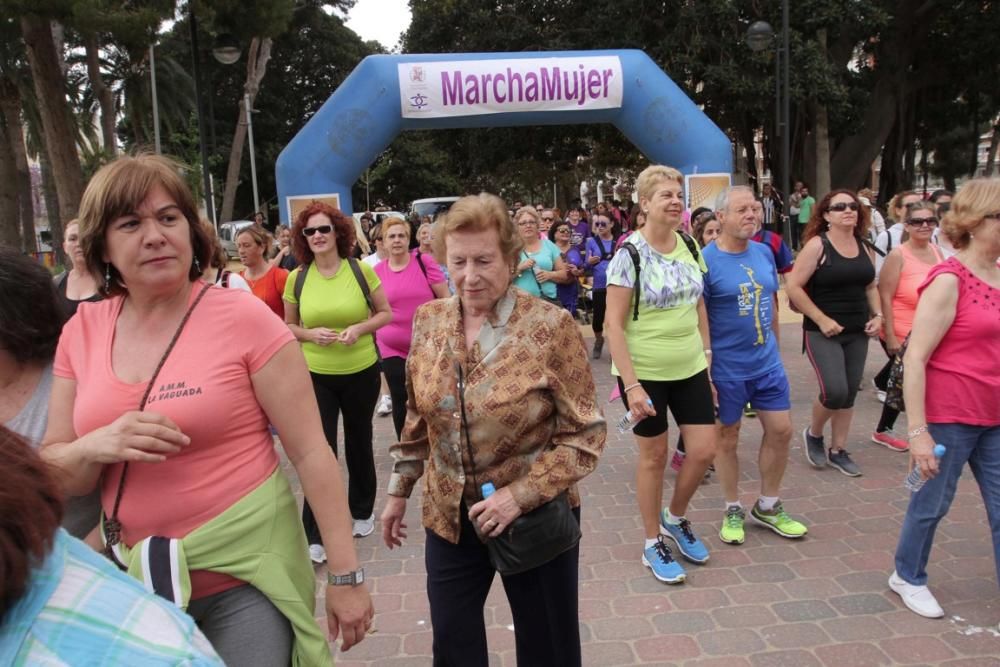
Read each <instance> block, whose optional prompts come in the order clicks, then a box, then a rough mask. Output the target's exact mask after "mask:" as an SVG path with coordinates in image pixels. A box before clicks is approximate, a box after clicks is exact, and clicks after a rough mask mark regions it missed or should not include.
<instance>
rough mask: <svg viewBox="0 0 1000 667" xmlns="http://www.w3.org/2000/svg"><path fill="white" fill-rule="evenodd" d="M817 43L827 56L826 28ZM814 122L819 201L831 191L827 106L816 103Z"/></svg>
mask: <svg viewBox="0 0 1000 667" xmlns="http://www.w3.org/2000/svg"><path fill="white" fill-rule="evenodd" d="M816 41H817V43H819V48H820V51H821V52H822V53H824V54H825V53H826V52H827V48H826V28H820V29H819V30H817V31H816ZM813 122H814V124H813V141H814V142H815V143H816V182H815V183H813V189H812V195H813V197H815V198H816V200H817V201H819V199H820V198H821V197H824V196H825V195H826V193H828V192H829V191H830V118H829V115H828V114H827V111H826V105H825V104H821V103H820V102H816V112H815V116H814V118H813ZM838 186H839V182H838Z"/></svg>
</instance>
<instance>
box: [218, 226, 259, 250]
mask: <svg viewBox="0 0 1000 667" xmlns="http://www.w3.org/2000/svg"><path fill="white" fill-rule="evenodd" d="M251 225H253V220H233V221H232V222H224V223H222V224H221V225H219V242H220V243H222V249H223V250H225V251H226V256H227V257H229V259H236V258H237V257H239V256H240V254H239V252H237V250H236V237H237V235H239V233H240V232H241V231H243V230H244V229H246V228H247V227H249V226H251Z"/></svg>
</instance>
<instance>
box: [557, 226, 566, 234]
mask: <svg viewBox="0 0 1000 667" xmlns="http://www.w3.org/2000/svg"><path fill="white" fill-rule="evenodd" d="M556 233H557V234H569V227H560V228H559V229H557V230H556Z"/></svg>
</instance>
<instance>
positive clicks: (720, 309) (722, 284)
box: [702, 186, 807, 544]
mask: <svg viewBox="0 0 1000 667" xmlns="http://www.w3.org/2000/svg"><path fill="white" fill-rule="evenodd" d="M755 204H756V202H755V200H754V195H753V191H752V190H751V189H750V188H747V187H743V186H737V187H732V188H727V189H726V190H725V191H723V192H722V194H720V195H719V199H718V205H717V207H716V216H717V217H718V219H719V223H720V224H721V225H722V231H721V234H720V235H719V238H717V239H716V240H715V243H712V244H710V245H708V246H707V247H706V248H705V249H704V250H702V255H703V256H704V258H705V264H706V265H707V266H708V273H706V274H705V292H704V298H705V307H706V308H707V310H708V323H709V332H710V336H711V342H712V355H711V356H710V357H709V361H710V363H711V364H712V368H711V375H712V383H713V384H714V385H715V390H716V392H717V393H718V400H719V421H720V422H721V430H720V438H719V447H718V450H717V453H716V455H715V469H716V471H717V472H718V474H719V480H720V482H721V484H722V491H723V494H724V496H725V497H724V500H725V502H726V515H725V519H724V520H723V522H722V529H721V530H720V531H719V537H720V538H721V539H722V541H723V542H728V543H729V544H742V543H743V539H744V530H743V523H744V521H745V519H746V512H745V511H744V510H743V506H742V505H741V504H740V497H739V491H738V489H737V481H738V480H739V474H740V473H739V459H738V458H737V456H736V445H737V443H738V442H739V437H740V420H741V419H742V417H743V406H744V405H746V404H747V403H748V402H749V403H751V404H752V405H753V407H754V409H755V410H756V411H757V415H758V417H759V418H760V423H761V425H762V426H763V427H764V438H763V440H762V441H761V446H760V456H759V458H758V465H759V467H760V478H761V482H760V486H761V492H760V496H759V497H758V499H757V502H756V503H754V506H753V509H751V510H750V516H751V517H752V518H753V520H754V521H756V522H757V523H759V524H761V525H764V526H766V527H768V528H770V529H771V530H773V531H774V532H776V533H777V534H779V535H781V536H782V537H789V538H798V537H802V536H803V535H805V534H806V532H807V530H806V527H805V526H804V525H803V524H802V523H800V522H798V521H796V520H795V519H793V518H791V517H790V516H788V514H787V513H786V512H785V510H784V508H783V507H782V504H781V500H780V498H779V491H780V488H781V479H782V477H783V476H784V474H785V466H786V464H787V463H788V448H789V443H790V442H791V438H792V420H791V414H790V410H791V400H790V395H789V387H788V378H787V376H786V375H785V368H784V366H783V365H782V363H781V355H780V354H779V351H778V344H777V339H776V337H775V332H774V327H776V326H777V323H776V319H777V318H776V317H775V303H776V298H777V292H778V273H777V270H776V268H775V264H774V256H773V255H772V253H771V250H770V249H769V248H767V247H765V246H764V245H763V244H760V243H757V242H755V241H751V240H750V239H751V237H752V236H753V235H754V232H755V231H756V225H757V215H756V211H755Z"/></svg>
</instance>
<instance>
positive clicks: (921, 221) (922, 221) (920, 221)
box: [906, 218, 938, 227]
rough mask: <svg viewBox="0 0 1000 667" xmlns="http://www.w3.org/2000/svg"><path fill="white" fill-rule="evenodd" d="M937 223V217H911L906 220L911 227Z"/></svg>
mask: <svg viewBox="0 0 1000 667" xmlns="http://www.w3.org/2000/svg"><path fill="white" fill-rule="evenodd" d="M937 223H938V219H937V218H910V219H909V220H907V221H906V224H908V225H909V226H911V227H923V226H924V225H927V226H928V227H933V226H935V225H936V224H937Z"/></svg>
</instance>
